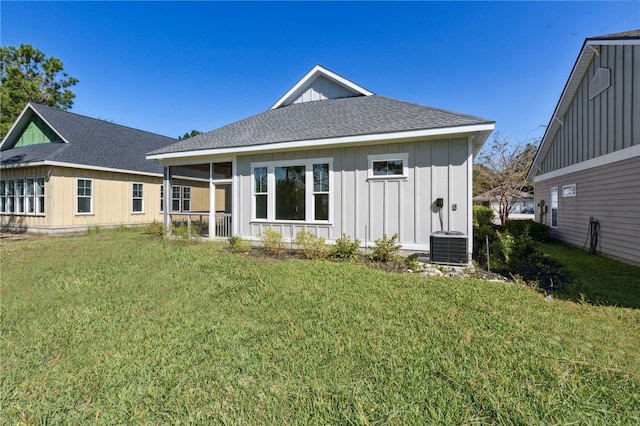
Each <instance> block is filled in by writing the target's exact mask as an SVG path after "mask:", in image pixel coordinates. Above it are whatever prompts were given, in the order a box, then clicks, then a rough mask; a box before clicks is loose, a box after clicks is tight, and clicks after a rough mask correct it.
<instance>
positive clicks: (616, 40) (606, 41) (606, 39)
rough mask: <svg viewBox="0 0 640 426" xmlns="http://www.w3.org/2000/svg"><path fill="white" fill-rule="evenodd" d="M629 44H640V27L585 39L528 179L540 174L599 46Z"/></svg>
mask: <svg viewBox="0 0 640 426" xmlns="http://www.w3.org/2000/svg"><path fill="white" fill-rule="evenodd" d="M628 44H636V45H637V44H640V29H638V30H631V31H626V32H621V33H613V34H605V35H600V36H595V37H590V38H587V39H585V41H584V43H583V44H582V49H580V53H579V54H578V58H577V59H576V62H575V64H574V65H573V69H572V70H571V74H569V79H568V80H567V82H566V84H565V86H564V89H563V90H562V94H561V95H560V99H559V100H558V104H557V105H556V108H555V110H554V111H553V114H552V115H551V119H550V120H549V125H548V126H547V129H546V131H545V133H544V136H543V137H542V141H541V142H540V146H538V152H537V153H536V156H535V158H534V160H533V163H532V164H531V168H530V169H529V173H528V174H527V180H533V178H534V177H535V176H537V175H538V173H539V170H540V163H541V162H542V160H543V159H544V157H545V155H546V154H547V152H548V150H549V148H550V147H551V145H552V142H553V140H554V139H555V136H556V134H557V133H558V130H559V129H560V128H561V123H562V117H564V115H565V114H566V112H567V110H568V109H569V107H570V106H571V102H572V101H573V98H574V96H575V95H576V92H577V90H578V88H579V87H580V83H581V82H582V80H583V79H584V77H585V74H586V72H587V70H588V69H589V65H590V64H591V61H592V60H593V57H594V56H595V55H599V54H600V50H599V48H598V46H603V45H628Z"/></svg>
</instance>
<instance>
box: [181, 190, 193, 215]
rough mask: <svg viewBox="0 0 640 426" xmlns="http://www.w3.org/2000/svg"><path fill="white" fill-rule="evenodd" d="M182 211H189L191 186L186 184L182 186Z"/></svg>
mask: <svg viewBox="0 0 640 426" xmlns="http://www.w3.org/2000/svg"><path fill="white" fill-rule="evenodd" d="M182 211H183V212H188V211H191V188H190V187H188V186H183V187H182Z"/></svg>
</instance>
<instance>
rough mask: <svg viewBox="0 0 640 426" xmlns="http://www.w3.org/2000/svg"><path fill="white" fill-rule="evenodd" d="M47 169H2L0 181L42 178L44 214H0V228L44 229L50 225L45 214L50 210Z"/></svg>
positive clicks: (40, 167)
mask: <svg viewBox="0 0 640 426" xmlns="http://www.w3.org/2000/svg"><path fill="white" fill-rule="evenodd" d="M48 171H49V167H46V166H37V167H20V168H15V169H4V170H2V173H1V174H0V179H2V180H8V179H20V178H23V179H25V178H44V195H45V203H44V208H45V214H5V213H2V214H0V227H1V228H5V229H16V230H23V229H35V230H37V229H45V228H47V227H48V226H49V225H50V220H51V217H50V215H48V214H47V213H48V212H49V208H50V203H51V201H50V198H51V195H50V192H51V190H50V188H51V184H50V179H49V177H48Z"/></svg>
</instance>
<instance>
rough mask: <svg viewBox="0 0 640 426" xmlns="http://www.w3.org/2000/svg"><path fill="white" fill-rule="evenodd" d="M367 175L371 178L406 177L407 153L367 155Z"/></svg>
mask: <svg viewBox="0 0 640 426" xmlns="http://www.w3.org/2000/svg"><path fill="white" fill-rule="evenodd" d="M367 160H368V162H369V171H368V177H369V178H373V179H392V178H396V179H397V178H407V177H408V166H409V164H408V163H409V154H407V153H400V154H376V155H369V156H367Z"/></svg>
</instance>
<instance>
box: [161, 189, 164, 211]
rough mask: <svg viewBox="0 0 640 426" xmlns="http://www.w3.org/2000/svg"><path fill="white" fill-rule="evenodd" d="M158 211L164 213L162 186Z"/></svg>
mask: <svg viewBox="0 0 640 426" xmlns="http://www.w3.org/2000/svg"><path fill="white" fill-rule="evenodd" d="M160 211H161V212H163V211H164V185H160Z"/></svg>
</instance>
